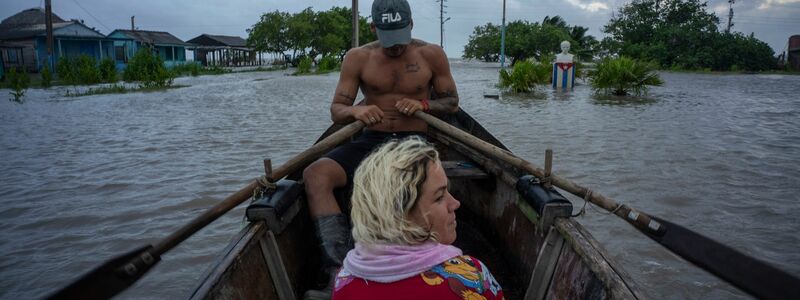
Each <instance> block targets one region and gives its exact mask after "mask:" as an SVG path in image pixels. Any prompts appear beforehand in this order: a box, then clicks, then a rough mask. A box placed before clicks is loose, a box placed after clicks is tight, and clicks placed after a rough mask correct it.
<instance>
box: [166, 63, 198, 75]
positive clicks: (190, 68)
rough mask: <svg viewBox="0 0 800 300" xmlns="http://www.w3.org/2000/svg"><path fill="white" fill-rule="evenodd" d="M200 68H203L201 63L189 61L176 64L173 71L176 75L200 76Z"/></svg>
mask: <svg viewBox="0 0 800 300" xmlns="http://www.w3.org/2000/svg"><path fill="white" fill-rule="evenodd" d="M200 69H201V67H200V63H198V62H189V63H181V64H175V66H173V67H172V72H173V73H175V76H179V75H183V74H189V75H192V76H198V75H200Z"/></svg>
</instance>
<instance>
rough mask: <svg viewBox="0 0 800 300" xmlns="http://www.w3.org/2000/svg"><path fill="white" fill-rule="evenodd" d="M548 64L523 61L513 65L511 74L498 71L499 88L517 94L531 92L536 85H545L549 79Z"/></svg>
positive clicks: (549, 70) (549, 68)
mask: <svg viewBox="0 0 800 300" xmlns="http://www.w3.org/2000/svg"><path fill="white" fill-rule="evenodd" d="M551 71H552V69H551V66H550V64H544V63H539V62H536V61H534V60H523V61H520V62H517V63H516V64H514V67H513V69H512V70H511V72H508V71H506V70H500V87H501V88H510V89H511V90H512V91H514V92H517V93H527V92H531V91H532V90H534V89H535V88H536V85H537V84H547V83H549V82H550V77H551V73H550V72H551Z"/></svg>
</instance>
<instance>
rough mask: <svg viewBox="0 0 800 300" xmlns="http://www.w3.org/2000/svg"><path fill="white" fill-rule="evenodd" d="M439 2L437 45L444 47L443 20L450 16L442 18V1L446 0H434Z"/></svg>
mask: <svg viewBox="0 0 800 300" xmlns="http://www.w3.org/2000/svg"><path fill="white" fill-rule="evenodd" d="M436 1H437V2H439V46H440V47H442V48H444V22H447V21H448V20H450V18H447V19H445V18H444V13H445V11H444V8H445V6H444V2H445V1H447V0H436Z"/></svg>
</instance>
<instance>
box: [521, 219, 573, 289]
mask: <svg viewBox="0 0 800 300" xmlns="http://www.w3.org/2000/svg"><path fill="white" fill-rule="evenodd" d="M563 248H564V237H562V236H561V233H559V232H558V231H557V230H556V229H555V228H552V227H551V228H550V231H549V232H548V233H547V237H546V238H545V243H544V245H543V246H542V250H541V251H540V252H539V258H538V259H537V260H536V268H535V269H533V275H532V277H531V281H530V283H529V284H528V290H527V292H526V293H525V300H534V299H535V300H540V299H544V296H545V295H546V293H547V289H548V285H549V284H550V282H551V279H552V278H553V273H554V272H555V268H556V263H557V262H558V259H559V257H561V251H562V249H563Z"/></svg>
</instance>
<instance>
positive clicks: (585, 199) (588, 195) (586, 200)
mask: <svg viewBox="0 0 800 300" xmlns="http://www.w3.org/2000/svg"><path fill="white" fill-rule="evenodd" d="M591 198H592V190H590V189H588V188H587V189H586V194H585V195H584V196H583V207H581V210H580V211H578V213H577V214H574V215H572V216H571V217H572V218H575V217H580V216H582V215H585V214H586V203H589V199H591Z"/></svg>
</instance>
